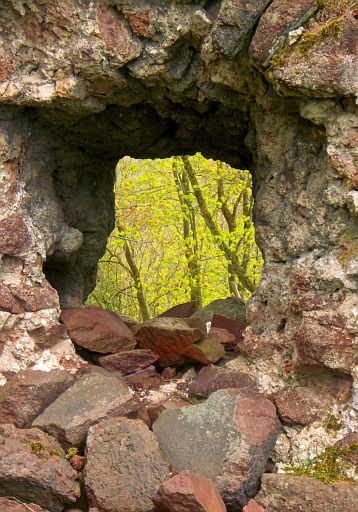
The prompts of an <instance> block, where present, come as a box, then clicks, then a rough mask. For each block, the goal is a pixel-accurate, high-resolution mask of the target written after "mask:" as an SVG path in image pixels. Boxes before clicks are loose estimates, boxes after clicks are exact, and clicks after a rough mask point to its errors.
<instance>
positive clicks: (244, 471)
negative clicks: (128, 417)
mask: <svg viewBox="0 0 358 512" xmlns="http://www.w3.org/2000/svg"><path fill="white" fill-rule="evenodd" d="M277 428H278V424H277V418H276V410H275V407H274V405H273V404H272V403H271V402H270V401H269V400H268V399H267V398H265V397H264V396H263V395H260V394H259V393H258V392H257V391H253V390H251V389H247V388H245V389H240V390H238V389H226V390H220V391H217V392H216V393H213V394H212V395H210V397H209V398H208V400H207V401H206V402H204V403H203V404H199V405H194V406H192V407H185V408H184V409H178V410H170V411H169V410H167V411H164V412H162V413H161V415H160V416H159V418H158V420H157V421H156V422H155V423H154V425H153V432H154V433H155V435H156V436H157V438H158V441H159V444H160V447H161V450H162V452H163V454H164V456H165V458H166V459H167V460H168V461H169V462H170V464H171V465H172V466H173V467H174V469H175V470H176V471H182V470H185V469H190V470H191V471H194V472H198V473H199V472H200V473H201V474H202V475H204V476H206V477H207V478H210V479H211V480H213V482H214V483H215V485H216V486H217V488H218V490H219V492H220V494H221V496H222V498H223V500H224V502H225V504H226V506H227V509H228V510H229V511H238V510H240V508H241V507H242V506H243V505H245V504H246V502H247V500H248V498H249V497H252V496H254V495H255V493H256V492H257V490H258V486H259V479H260V477H261V475H262V474H263V472H264V471H265V467H266V463H267V459H268V457H269V455H270V451H271V449H272V447H273V446H274V444H275V440H276V437H277V433H278V431H277Z"/></svg>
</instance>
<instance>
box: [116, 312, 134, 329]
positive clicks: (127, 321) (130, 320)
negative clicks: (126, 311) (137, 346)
mask: <svg viewBox="0 0 358 512" xmlns="http://www.w3.org/2000/svg"><path fill="white" fill-rule="evenodd" d="M118 316H119V318H120V319H121V320H122V322H124V323H125V324H126V326H127V327H128V328H129V329H130V330H132V329H134V328H135V327H136V325H138V322H137V320H134V318H131V317H130V316H125V315H118Z"/></svg>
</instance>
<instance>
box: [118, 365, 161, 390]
mask: <svg viewBox="0 0 358 512" xmlns="http://www.w3.org/2000/svg"><path fill="white" fill-rule="evenodd" d="M124 380H125V382H127V384H129V386H131V387H133V388H134V389H156V388H159V386H160V385H161V383H162V378H161V376H160V374H159V373H158V372H157V370H156V368H155V366H153V365H151V366H148V367H147V368H144V369H143V370H138V371H137V372H135V373H131V374H130V375H126V376H125V377H124Z"/></svg>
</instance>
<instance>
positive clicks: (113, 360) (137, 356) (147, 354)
mask: <svg viewBox="0 0 358 512" xmlns="http://www.w3.org/2000/svg"><path fill="white" fill-rule="evenodd" d="M157 360H158V356H157V355H156V354H155V353H154V352H153V351H152V350H145V349H138V350H126V351H124V352H118V353H117V354H111V355H109V356H104V357H101V358H100V360H99V364H100V365H101V366H102V367H103V368H105V369H106V370H108V371H110V372H117V371H119V372H121V374H122V375H128V374H129V373H135V372H138V371H139V370H143V369H144V368H147V367H148V366H151V365H152V364H154V363H155V362H156V361H157Z"/></svg>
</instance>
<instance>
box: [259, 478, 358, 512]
mask: <svg viewBox="0 0 358 512" xmlns="http://www.w3.org/2000/svg"><path fill="white" fill-rule="evenodd" d="M256 501H257V502H258V503H260V504H261V505H263V506H264V507H265V508H266V510H267V511H268V512H306V511H309V510H312V511H314V512H343V511H344V512H356V511H357V503H358V486H357V485H354V484H350V483H345V482H340V483H335V484H325V483H323V482H320V481H319V480H315V479H314V478H308V477H302V476H291V475H277V474H266V475H263V477H262V482H261V490H260V492H259V494H258V495H257V496H256Z"/></svg>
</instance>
